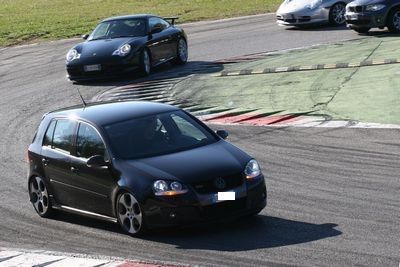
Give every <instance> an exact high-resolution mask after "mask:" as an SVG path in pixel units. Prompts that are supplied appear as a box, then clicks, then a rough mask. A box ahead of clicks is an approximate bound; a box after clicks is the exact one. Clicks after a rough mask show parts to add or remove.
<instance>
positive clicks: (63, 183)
mask: <svg viewBox="0 0 400 267" xmlns="http://www.w3.org/2000/svg"><path fill="white" fill-rule="evenodd" d="M76 126H77V123H76V122H75V121H72V120H68V119H54V120H52V121H51V123H50V125H49V127H48V129H47V131H46V135H45V138H44V141H43V145H42V164H43V169H44V173H45V176H46V180H47V181H49V185H50V188H51V191H52V194H53V197H54V199H55V200H56V202H57V204H60V205H67V206H69V205H70V204H71V203H72V202H73V192H74V189H73V188H72V187H71V183H70V182H71V174H72V173H71V170H70V160H71V157H70V156H71V151H72V147H73V146H72V142H73V138H74V134H75V130H76Z"/></svg>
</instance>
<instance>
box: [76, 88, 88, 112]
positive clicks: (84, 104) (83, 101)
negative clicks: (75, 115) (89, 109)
mask: <svg viewBox="0 0 400 267" xmlns="http://www.w3.org/2000/svg"><path fill="white" fill-rule="evenodd" d="M76 90H77V91H78V94H79V96H80V97H81V100H82V103H83V108H86V106H87V104H86V102H85V99H83V96H82V94H81V92H80V91H79V88H78V87H76Z"/></svg>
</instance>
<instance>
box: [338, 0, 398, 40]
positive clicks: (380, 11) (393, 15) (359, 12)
mask: <svg viewBox="0 0 400 267" xmlns="http://www.w3.org/2000/svg"><path fill="white" fill-rule="evenodd" d="M345 18H346V23H347V26H348V27H349V28H350V29H353V30H355V31H356V32H358V33H367V32H368V31H369V30H370V29H371V28H380V29H383V28H384V27H388V29H389V31H390V32H395V33H398V32H400V0H386V1H385V0H383V1H382V0H355V1H353V2H351V3H349V4H348V5H347V6H346V13H345Z"/></svg>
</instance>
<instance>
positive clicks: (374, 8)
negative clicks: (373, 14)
mask: <svg viewBox="0 0 400 267" xmlns="http://www.w3.org/2000/svg"><path fill="white" fill-rule="evenodd" d="M385 7H386V6H385V5H384V4H372V5H367V6H366V7H365V10H366V11H378V10H381V9H383V8H385Z"/></svg>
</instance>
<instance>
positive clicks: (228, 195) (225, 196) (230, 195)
mask: <svg viewBox="0 0 400 267" xmlns="http://www.w3.org/2000/svg"><path fill="white" fill-rule="evenodd" d="M235 199H236V193H235V192H218V198H217V200H218V201H227V200H235Z"/></svg>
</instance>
